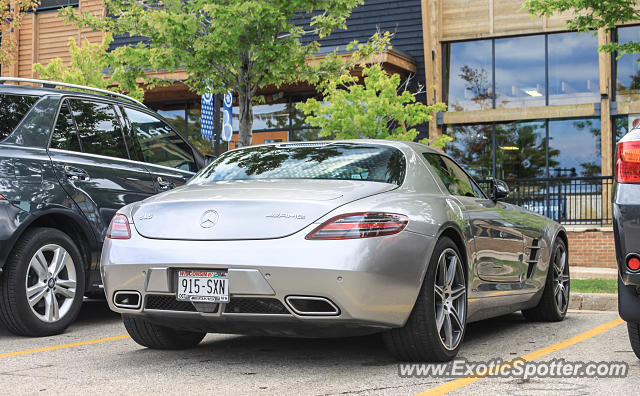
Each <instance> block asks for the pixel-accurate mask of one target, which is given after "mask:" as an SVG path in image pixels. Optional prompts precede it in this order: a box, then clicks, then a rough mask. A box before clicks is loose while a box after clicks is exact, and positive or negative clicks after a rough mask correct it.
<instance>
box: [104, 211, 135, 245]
mask: <svg viewBox="0 0 640 396" xmlns="http://www.w3.org/2000/svg"><path fill="white" fill-rule="evenodd" d="M107 238H109V239H130V238H131V228H129V219H127V216H125V215H123V214H116V215H115V216H113V219H111V224H109V229H108V230H107Z"/></svg>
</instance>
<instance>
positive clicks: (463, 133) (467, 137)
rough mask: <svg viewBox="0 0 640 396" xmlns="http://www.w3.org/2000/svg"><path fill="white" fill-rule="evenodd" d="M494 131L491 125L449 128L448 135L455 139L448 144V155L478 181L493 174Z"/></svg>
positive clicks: (451, 126)
mask: <svg viewBox="0 0 640 396" xmlns="http://www.w3.org/2000/svg"><path fill="white" fill-rule="evenodd" d="M492 129H493V126H492V125H491V124H475V125H469V124H463V125H450V126H449V127H448V128H447V132H446V133H447V135H449V136H451V137H453V138H454V140H453V141H452V142H450V143H448V144H447V147H446V151H447V153H448V154H449V155H451V156H452V157H453V158H455V159H456V161H458V162H459V163H460V164H461V165H462V166H463V167H464V168H465V169H466V171H467V172H469V174H470V175H471V176H473V177H474V178H476V179H478V180H482V179H486V178H487V177H489V176H491V175H492V174H493V157H492V156H493V150H492V146H493V140H492Z"/></svg>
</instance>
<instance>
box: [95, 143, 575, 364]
mask: <svg viewBox="0 0 640 396" xmlns="http://www.w3.org/2000/svg"><path fill="white" fill-rule="evenodd" d="M507 195H508V189H507V187H506V185H505V184H504V183H503V182H501V181H499V180H494V181H493V182H492V186H491V191H490V192H489V194H488V195H487V194H486V193H485V192H484V191H482V189H481V188H480V187H479V186H478V185H477V184H476V183H475V182H474V181H473V179H472V178H471V177H469V175H467V173H465V171H464V170H463V169H462V168H461V167H460V166H458V165H457V164H456V162H455V161H454V160H452V159H451V158H450V157H448V156H447V155H445V154H443V153H442V152H440V151H437V150H434V149H431V148H429V147H427V146H424V145H421V144H417V143H408V142H392V141H367V140H364V141H334V142H320V143H317V142H314V143H279V144H272V145H264V146H254V147H248V148H243V149H239V150H233V151H230V152H227V153H225V154H223V155H222V156H220V157H219V158H218V159H217V160H216V161H215V162H213V163H211V164H210V165H208V166H207V167H206V168H204V169H203V170H202V171H200V173H198V174H197V175H196V176H195V177H194V178H193V179H192V180H191V181H190V182H189V183H188V184H187V185H186V186H184V187H181V188H177V189H175V190H172V191H169V192H166V193H163V194H160V195H157V196H154V197H151V198H149V199H146V200H145V201H142V202H138V203H135V204H131V205H129V206H126V207H124V208H122V209H121V210H120V211H119V212H118V214H117V215H116V216H115V217H114V219H113V221H112V223H111V226H110V228H109V231H108V235H107V240H106V242H105V245H104V250H103V252H102V278H103V281H104V289H105V291H106V295H107V299H108V301H109V306H110V307H111V309H112V310H114V311H116V312H119V313H121V314H122V318H123V321H124V324H125V326H126V328H127V330H128V332H129V334H130V335H131V337H132V338H133V339H134V340H135V341H136V342H138V343H139V344H141V345H143V346H146V347H149V348H165V349H178V348H187V347H192V346H194V345H196V344H198V343H199V342H200V341H201V340H202V338H203V337H204V336H205V334H206V333H208V332H213V333H234V334H261V335H277V336H303V337H335V336H346V335H359V334H369V333H375V332H382V333H384V339H385V342H386V345H387V346H388V347H389V349H390V351H391V352H392V353H393V354H394V355H395V356H396V357H397V358H399V359H403V360H422V361H424V360H430V361H446V360H450V359H452V358H453V357H455V355H456V353H457V352H458V350H459V348H460V345H461V343H462V340H463V338H464V335H465V330H466V327H467V324H468V323H469V322H472V321H477V320H482V319H487V318H490V317H494V316H498V315H504V314H507V313H510V312H514V311H517V310H522V312H523V313H524V315H525V316H526V317H527V318H529V319H532V320H544V321H560V320H562V319H563V318H564V316H565V314H566V312H567V306H568V301H569V266H568V249H567V247H568V245H567V235H566V233H565V230H564V229H563V227H562V226H560V225H559V224H557V223H555V222H553V221H552V220H549V219H548V218H545V217H543V216H540V215H538V214H535V213H532V212H529V211H527V210H524V209H522V208H520V207H517V206H514V205H510V204H507V203H504V202H500V199H503V198H505V197H506V196H507Z"/></svg>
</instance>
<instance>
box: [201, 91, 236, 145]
mask: <svg viewBox="0 0 640 396" xmlns="http://www.w3.org/2000/svg"><path fill="white" fill-rule="evenodd" d="M203 114H204V111H203ZM232 137H233V93H231V92H229V93H227V94H226V95H224V100H223V106H222V140H224V141H225V142H229V141H231V138H232Z"/></svg>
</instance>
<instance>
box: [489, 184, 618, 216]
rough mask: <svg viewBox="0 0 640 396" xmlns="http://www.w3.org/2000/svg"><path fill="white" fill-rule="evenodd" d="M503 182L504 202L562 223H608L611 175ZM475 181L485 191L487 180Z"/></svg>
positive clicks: (611, 188)
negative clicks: (505, 189)
mask: <svg viewBox="0 0 640 396" xmlns="http://www.w3.org/2000/svg"><path fill="white" fill-rule="evenodd" d="M505 182H507V184H508V185H509V197H508V198H507V199H505V201H506V202H509V203H512V204H515V205H518V206H522V207H523V208H526V209H529V210H531V211H532V212H536V213H540V214H542V215H545V216H547V217H550V218H552V219H553V220H555V221H558V222H560V223H562V224H576V225H580V224H584V225H601V226H603V225H610V224H611V196H612V195H611V194H612V192H613V177H611V176H597V177H566V178H540V179H512V180H505ZM479 184H480V186H481V187H482V188H483V189H484V190H485V191H487V192H488V191H489V186H490V182H489V181H488V180H483V181H480V182H479Z"/></svg>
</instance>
